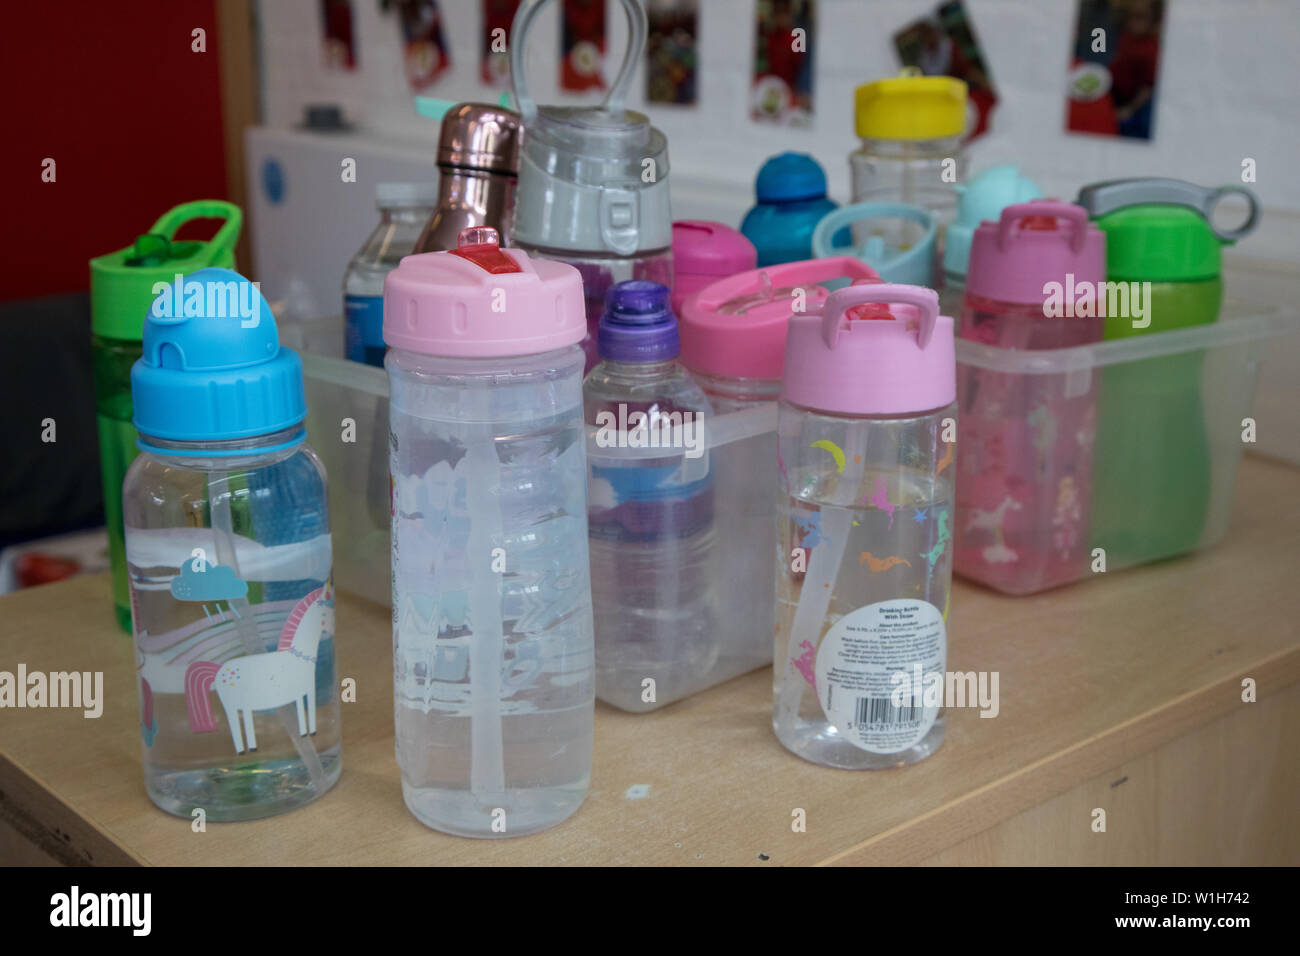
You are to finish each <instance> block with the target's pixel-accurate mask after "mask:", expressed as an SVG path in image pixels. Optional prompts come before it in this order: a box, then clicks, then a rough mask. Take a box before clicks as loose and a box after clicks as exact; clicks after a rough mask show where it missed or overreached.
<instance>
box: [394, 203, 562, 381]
mask: <svg viewBox="0 0 1300 956" xmlns="http://www.w3.org/2000/svg"><path fill="white" fill-rule="evenodd" d="M586 334H587V314H586V307H585V305H584V303H583V298H582V277H581V276H580V275H579V274H578V270H577V269H575V268H574V267H573V266H571V265H568V264H567V263H563V262H554V261H552V260H550V259H534V258H530V257H529V256H528V255H527V254H525V253H523V252H520V251H519V250H518V249H502V248H501V247H500V240H499V237H498V236H497V231H496V230H495V229H492V228H491V227H488V226H474V227H471V228H469V229H465V230H462V231H461V234H460V238H459V242H458V243H457V248H456V249H452V250H449V251H447V252H426V253H422V254H421V255H415V256H407V257H406V258H404V259H403V260H402V261H401V262H400V263H398V265H397V268H396V269H394V270H393V271H392V272H390V273H388V277H387V278H386V279H385V280H384V342H385V343H386V344H388V345H390V346H392V347H394V348H399V349H408V350H410V351H412V352H420V353H423V354H425V355H443V356H448V357H452V358H492V357H497V356H510V355H537V354H540V353H542V352H549V351H551V350H553V349H558V348H563V347H564V346H566V345H576V344H577V343H578V342H581V341H582V339H583V337H584V336H585V335H586Z"/></svg>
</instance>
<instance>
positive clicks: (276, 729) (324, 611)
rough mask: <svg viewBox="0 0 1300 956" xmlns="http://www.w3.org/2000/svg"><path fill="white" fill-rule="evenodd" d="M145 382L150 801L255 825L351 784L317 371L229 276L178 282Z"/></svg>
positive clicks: (131, 554)
mask: <svg viewBox="0 0 1300 956" xmlns="http://www.w3.org/2000/svg"><path fill="white" fill-rule="evenodd" d="M142 353H143V354H142V357H141V358H140V359H139V360H138V361H137V362H136V363H135V365H134V366H133V367H132V369H131V391H132V397H133V400H134V408H135V417H134V424H135V427H136V430H137V431H138V432H139V435H140V437H139V439H138V441H137V443H136V444H137V447H138V448H139V449H140V454H139V456H138V457H137V458H136V459H135V461H134V462H133V463H132V465H131V468H130V470H129V471H128V472H127V475H126V480H125V482H124V483H123V487H122V512H123V516H124V523H125V528H126V565H127V576H128V580H129V583H130V598H131V616H132V619H133V625H134V633H135V660H136V672H137V674H136V676H137V689H138V692H139V699H140V725H139V729H140V736H141V739H142V742H143V748H142V752H143V758H142V763H143V764H144V774H145V789H146V790H147V791H148V794H149V796H150V798H151V799H152V800H153V802H154V803H156V804H157V805H158V806H159V807H161V808H162V809H164V810H166V811H168V812H169V813H174V814H177V815H179V816H183V817H190V816H191V815H192V814H193V811H194V810H196V809H200V808H201V809H202V810H203V811H204V814H205V815H206V816H205V818H206V819H207V820H210V821H235V820H251V819H254V818H257V817H264V816H269V815H271V814H273V813H279V812H282V811H284V810H289V809H292V808H294V807H297V806H301V805H303V804H305V803H308V802H310V801H312V800H314V799H316V798H317V797H319V796H320V795H321V794H323V793H324V792H325V791H326V790H328V789H329V788H330V787H331V786H332V785H333V784H334V782H335V781H336V780H338V776H339V771H340V769H341V766H342V764H341V758H340V728H339V695H338V692H337V685H336V683H335V670H334V591H333V587H332V585H331V583H330V565H331V552H330V533H329V515H328V505H327V499H326V490H325V469H324V467H323V466H322V465H321V462H320V459H319V458H317V457H316V454H315V453H314V452H313V451H312V450H311V449H310V448H308V447H307V445H306V443H305V440H306V429H305V427H304V424H303V422H304V420H305V419H306V416H307V405H306V402H305V400H304V395H303V380H302V363H301V361H300V360H299V359H298V356H297V355H296V354H294V352H293V351H292V350H290V349H287V348H283V347H281V346H280V342H279V335H278V333H277V331H276V327H275V320H274V319H273V318H272V316H271V309H270V307H269V306H268V305H267V304H266V300H265V299H263V298H262V295H261V293H260V292H259V291H258V290H257V288H256V287H255V286H254V285H253V284H252V283H251V282H249V281H248V280H247V279H245V278H243V277H242V276H240V275H239V274H237V273H235V272H232V271H230V270H229V269H218V268H209V269H200V270H198V271H197V272H193V273H191V274H190V275H188V276H179V275H178V276H176V277H175V280H174V281H173V282H171V283H168V284H167V287H166V288H165V289H164V290H163V291H162V294H161V295H159V296H158V297H157V298H156V299H155V300H154V303H153V305H152V306H151V307H150V310H149V313H148V315H147V317H146V319H145V323H144V342H143V349H142Z"/></svg>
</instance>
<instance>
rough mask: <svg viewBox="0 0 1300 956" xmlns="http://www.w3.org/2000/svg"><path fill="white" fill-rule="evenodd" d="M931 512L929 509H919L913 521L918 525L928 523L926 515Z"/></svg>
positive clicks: (913, 516)
mask: <svg viewBox="0 0 1300 956" xmlns="http://www.w3.org/2000/svg"><path fill="white" fill-rule="evenodd" d="M929 510H930V509H928V508H917V509H916V514H914V515H912V520H913V521H915V522H916V523H917V524H925V521H926V518H925V513H926V512H927V511H929Z"/></svg>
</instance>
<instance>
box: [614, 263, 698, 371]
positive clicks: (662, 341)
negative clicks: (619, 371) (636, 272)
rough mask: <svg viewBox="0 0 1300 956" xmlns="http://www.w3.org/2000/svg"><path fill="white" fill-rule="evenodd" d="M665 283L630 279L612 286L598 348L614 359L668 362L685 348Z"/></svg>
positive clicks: (619, 360) (616, 360)
mask: <svg viewBox="0 0 1300 956" xmlns="http://www.w3.org/2000/svg"><path fill="white" fill-rule="evenodd" d="M668 300H669V292H668V287H667V286H666V285H661V284H659V283H658V282H649V281H647V280H645V279H629V280H628V281H627V282H620V283H618V284H617V285H614V286H610V288H609V291H608V292H606V293H605V312H604V314H603V315H602V316H601V317H600V325H599V326H598V327H597V328H596V351H597V352H599V353H600V357H601V358H603V359H609V360H611V361H614V362H665V361H667V360H668V359H673V358H676V357H677V356H678V355H679V354H680V353H681V351H682V345H681V340H680V339H679V338H678V336H677V316H675V315H673V310H672V306H671V305H669V302H668Z"/></svg>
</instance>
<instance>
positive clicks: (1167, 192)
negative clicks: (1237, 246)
mask: <svg viewBox="0 0 1300 956" xmlns="http://www.w3.org/2000/svg"><path fill="white" fill-rule="evenodd" d="M1229 194H1236V195H1240V196H1245V197H1246V202H1247V204H1248V206H1249V209H1250V212H1249V214H1248V215H1247V217H1246V221H1245V222H1244V223H1242V224H1241V225H1240V226H1238V227H1237V228H1236V229H1227V230H1222V229H1219V228H1218V227H1217V226H1215V225H1214V208H1215V206H1217V205H1218V204H1219V201H1220V200H1221V199H1223V197H1224V196H1227V195H1229ZM1148 203H1162V204H1165V205H1170V206H1186V207H1187V208H1189V209H1194V210H1196V211H1197V212H1199V213H1200V214H1201V215H1202V216H1204V217H1205V221H1206V223H1207V224H1208V225H1209V227H1210V231H1211V232H1213V233H1214V234H1215V235H1216V236H1217V237H1218V238H1219V241H1221V242H1236V241H1237V240H1238V239H1241V238H1242V237H1243V236H1245V235H1247V234H1249V233H1250V232H1252V231H1253V230H1254V228H1255V226H1256V225H1257V224H1258V223H1259V198H1258V197H1257V196H1256V195H1255V193H1254V191H1253V190H1250V189H1247V188H1246V187H1245V186H1238V185H1236V184H1235V183H1234V184H1230V185H1227V186H1219V187H1218V188H1215V189H1210V188H1206V187H1205V186H1198V185H1196V184H1195V183H1189V182H1184V181H1183V180H1181V179H1156V178H1151V179H1112V180H1110V181H1109V182H1104V183H1093V184H1092V185H1091V186H1084V187H1083V189H1081V190H1079V205H1080V206H1082V207H1083V208H1084V209H1086V210H1088V214H1089V215H1090V216H1091V217H1092V218H1094V219H1096V218H1098V217H1100V216H1104V215H1106V214H1107V213H1111V212H1114V211H1115V210H1117V209H1124V208H1126V207H1128V206H1141V205H1146V204H1148Z"/></svg>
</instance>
